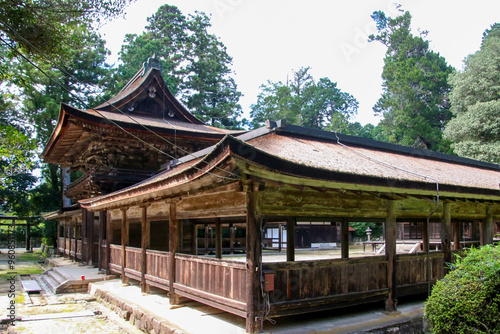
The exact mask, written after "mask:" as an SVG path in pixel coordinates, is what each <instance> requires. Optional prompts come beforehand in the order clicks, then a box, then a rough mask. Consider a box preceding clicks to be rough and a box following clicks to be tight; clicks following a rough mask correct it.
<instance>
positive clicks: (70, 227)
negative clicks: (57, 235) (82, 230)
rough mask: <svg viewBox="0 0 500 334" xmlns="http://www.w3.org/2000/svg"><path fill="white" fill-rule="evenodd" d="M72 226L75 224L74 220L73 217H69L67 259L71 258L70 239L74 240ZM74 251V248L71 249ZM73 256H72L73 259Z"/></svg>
mask: <svg viewBox="0 0 500 334" xmlns="http://www.w3.org/2000/svg"><path fill="white" fill-rule="evenodd" d="M74 226H75V220H74V219H71V221H70V223H69V249H68V257H69V259H70V260H71V240H74V238H75V237H74V233H73V231H74ZM73 251H74V250H73ZM74 259H75V258H74V257H73V260H74Z"/></svg>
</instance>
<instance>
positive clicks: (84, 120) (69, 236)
mask: <svg viewBox="0 0 500 334" xmlns="http://www.w3.org/2000/svg"><path fill="white" fill-rule="evenodd" d="M238 133H241V131H229V130H224V129H219V128H215V127H212V126H208V125H205V124H204V123H203V122H201V121H200V120H199V119H197V118H196V117H194V116H193V115H192V114H191V113H190V112H189V111H188V110H187V109H186V108H185V107H184V106H183V105H182V104H181V103H180V102H179V101H178V100H177V99H176V98H175V97H174V96H173V95H172V93H171V92H170V91H169V89H168V87H167V86H166V84H165V82H164V80H163V77H162V75H161V71H160V68H159V63H158V61H157V60H156V59H155V58H154V57H152V58H149V59H148V61H147V62H146V63H144V65H143V68H142V69H141V70H139V71H138V72H137V73H136V75H135V76H134V77H133V78H132V79H131V80H130V81H129V82H128V83H127V84H126V85H125V87H124V88H123V89H122V90H121V91H120V92H119V93H118V94H117V95H116V96H115V97H113V98H111V99H110V100H108V101H106V102H105V103H103V104H101V105H99V106H97V107H95V108H93V109H89V110H80V109H77V108H74V107H71V106H69V105H66V104H62V105H61V109H60V112H59V119H58V121H57V125H56V127H55V129H54V131H53V133H52V135H51V137H50V139H49V141H48V143H47V144H46V146H45V149H44V151H43V152H42V154H41V158H42V159H43V161H44V162H46V163H53V164H58V165H60V166H61V167H62V168H63V174H64V175H63V186H64V195H65V196H66V198H67V201H66V205H65V206H64V207H63V208H62V209H61V210H60V211H59V212H53V213H51V214H50V215H48V216H47V218H48V219H55V220H58V221H59V229H58V236H59V237H60V238H59V243H60V244H59V249H60V250H62V252H63V254H65V255H67V256H70V257H72V258H74V259H79V260H82V261H84V262H87V263H93V264H96V265H99V263H98V261H99V260H98V254H99V251H100V247H99V245H100V243H99V240H100V233H101V232H100V230H99V227H98V219H97V217H94V215H93V214H90V215H87V212H86V211H85V210H83V211H82V210H81V208H80V205H79V204H78V201H79V200H81V199H86V198H91V197H95V196H100V195H104V194H108V193H111V192H113V191H116V190H119V189H123V188H125V187H127V186H131V185H133V184H136V183H137V182H140V181H142V180H145V179H147V178H149V177H151V176H153V175H154V174H156V173H157V172H158V171H159V170H161V169H162V168H169V164H171V163H173V162H174V161H175V160H176V159H178V158H179V157H182V156H185V155H187V154H190V153H192V152H196V151H199V150H201V149H203V148H205V147H208V146H211V145H213V144H215V143H217V142H218V141H220V140H221V139H222V138H223V137H224V136H225V135H226V134H238ZM70 173H71V174H73V175H76V176H78V177H75V179H74V180H71V179H70ZM70 201H71V202H72V203H73V205H71V203H70Z"/></svg>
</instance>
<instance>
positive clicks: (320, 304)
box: [263, 256, 389, 316]
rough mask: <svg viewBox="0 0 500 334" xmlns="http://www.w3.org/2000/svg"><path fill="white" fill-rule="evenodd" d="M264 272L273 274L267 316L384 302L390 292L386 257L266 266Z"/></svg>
mask: <svg viewBox="0 0 500 334" xmlns="http://www.w3.org/2000/svg"><path fill="white" fill-rule="evenodd" d="M263 269H264V272H265V273H266V272H267V273H271V274H272V275H274V282H273V283H274V288H273V289H272V290H271V291H269V303H270V310H269V316H278V315H286V314H295V313H302V312H304V311H306V310H307V309H310V308H315V309H316V310H320V309H328V308H331V307H334V306H335V305H343V306H346V305H349V304H359V303H360V302H363V301H364V302H370V301H375V300H383V299H384V298H385V297H386V295H387V294H388V291H389V289H388V285H387V260H386V257H385V256H373V257H365V258H355V259H348V260H342V259H335V260H319V261H300V262H280V263H265V264H264V266H263ZM270 279H272V276H271V278H270Z"/></svg>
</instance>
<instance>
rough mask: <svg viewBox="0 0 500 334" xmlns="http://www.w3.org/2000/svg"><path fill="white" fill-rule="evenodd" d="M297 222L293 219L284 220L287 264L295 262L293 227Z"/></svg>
mask: <svg viewBox="0 0 500 334" xmlns="http://www.w3.org/2000/svg"><path fill="white" fill-rule="evenodd" d="M296 223H297V220H296V219H295V217H288V218H287V219H286V260H287V262H288V261H290V262H292V261H295V225H296Z"/></svg>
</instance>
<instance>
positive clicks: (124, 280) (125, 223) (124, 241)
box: [121, 208, 129, 284]
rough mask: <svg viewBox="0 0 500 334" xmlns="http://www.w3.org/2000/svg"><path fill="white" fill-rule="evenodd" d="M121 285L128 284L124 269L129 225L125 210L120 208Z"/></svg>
mask: <svg viewBox="0 0 500 334" xmlns="http://www.w3.org/2000/svg"><path fill="white" fill-rule="evenodd" d="M121 210H122V283H123V284H128V278H127V276H126V275H125V268H126V267H127V249H126V247H127V246H128V243H129V237H128V230H129V223H128V220H127V208H122V209H121Z"/></svg>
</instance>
